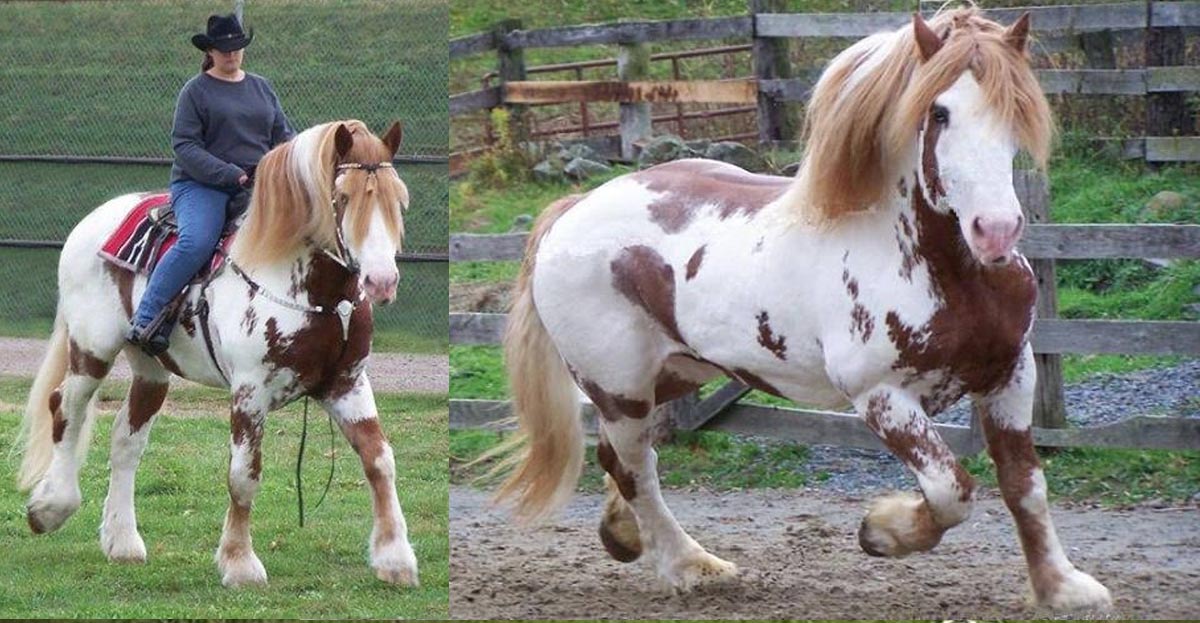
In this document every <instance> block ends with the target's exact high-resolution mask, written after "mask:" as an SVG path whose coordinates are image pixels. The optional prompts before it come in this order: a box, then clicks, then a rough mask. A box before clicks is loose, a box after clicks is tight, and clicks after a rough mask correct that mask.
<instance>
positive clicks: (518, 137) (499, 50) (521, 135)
mask: <svg viewBox="0 0 1200 623" xmlns="http://www.w3.org/2000/svg"><path fill="white" fill-rule="evenodd" d="M521 27H522V25H521V20H519V19H506V20H502V21H500V22H497V23H496V24H495V25H494V26H492V36H493V37H495V41H496V57H497V59H496V60H497V65H496V70H497V73H498V74H499V76H500V88H501V89H502V91H501V95H500V99H501V101H502V102H505V103H504V108H505V109H507V110H508V119H509V126H508V127H509V132H511V136H512V140H513V145H520V144H521V143H523V142H525V141H526V140H527V139H528V138H529V127H528V112H529V107H528V106H525V105H523V104H509V103H507V101H506V99H507V98H506V97H505V95H504V93H503V89H504V85H505V84H507V83H509V82H517V81H522V80H525V50H524V49H523V48H517V47H511V46H509V44H508V40H507V38H506V37H505V35H507V34H508V33H510V32H512V31H514V30H521Z"/></svg>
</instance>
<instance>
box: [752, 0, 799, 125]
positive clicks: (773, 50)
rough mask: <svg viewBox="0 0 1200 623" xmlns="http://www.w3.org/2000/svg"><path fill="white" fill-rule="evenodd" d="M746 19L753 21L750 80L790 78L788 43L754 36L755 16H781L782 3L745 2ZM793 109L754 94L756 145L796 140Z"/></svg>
mask: <svg viewBox="0 0 1200 623" xmlns="http://www.w3.org/2000/svg"><path fill="white" fill-rule="evenodd" d="M749 2H750V19H751V21H752V22H753V32H754V34H753V35H752V36H753V37H754V44H753V49H752V53H753V57H754V78H755V79H756V80H760V81H762V80H784V79H787V78H791V77H792V65H791V62H790V61H789V60H788V40H787V39H783V38H775V37H772V38H767V37H759V36H758V14H759V13H783V12H786V11H787V2H786V0H749ZM793 108H794V107H793V106H790V105H789V104H788V103H787V102H784V101H777V100H776V99H775V98H774V97H772V96H770V95H768V94H766V93H763V91H762V87H761V86H760V87H759V91H758V142H759V144H763V145H767V144H770V143H771V142H773V141H792V140H796V138H797V136H796V116H795V114H794V112H795V111H794V110H793Z"/></svg>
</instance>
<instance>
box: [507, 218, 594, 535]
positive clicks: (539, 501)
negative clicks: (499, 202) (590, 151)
mask: <svg viewBox="0 0 1200 623" xmlns="http://www.w3.org/2000/svg"><path fill="white" fill-rule="evenodd" d="M581 198H582V195H571V196H568V197H564V198H562V199H559V200H558V201H555V202H554V203H552V204H550V206H549V207H547V208H546V209H545V210H543V211H542V214H541V216H539V217H538V219H537V221H536V222H535V223H534V227H533V231H532V232H531V233H530V236H529V240H528V242H527V244H526V247H525V258H524V261H523V263H522V265H521V273H520V276H519V277H518V279H517V290H516V293H515V295H514V297H513V303H512V309H511V310H510V311H509V314H508V324H507V327H506V328H505V333H504V361H505V367H506V369H507V372H508V380H509V385H510V387H511V391H512V405H513V412H514V413H515V414H516V419H517V422H518V424H519V432H518V433H517V435H515V436H514V437H513V438H512V439H510V440H509V441H508V442H507V443H505V444H503V445H502V446H501V447H500V448H497V450H496V452H494V453H489V454H491V455H492V456H495V455H507V458H506V459H505V460H504V461H502V462H501V463H500V464H499V465H497V467H496V468H495V469H494V470H493V472H502V471H509V470H511V473H510V474H509V476H508V479H507V480H505V482H504V483H503V484H502V485H501V486H500V489H499V491H498V492H497V493H496V499H497V501H503V500H508V499H514V500H515V506H514V514H515V515H516V516H517V518H518V519H521V520H523V521H528V520H534V519H538V518H542V517H545V516H547V515H549V514H551V513H553V512H554V511H555V510H557V509H558V508H560V507H561V506H562V505H563V504H566V502H567V500H569V499H570V497H571V494H572V493H573V492H574V490H575V485H576V483H577V482H578V481H579V474H580V472H581V471H582V469H583V452H584V440H583V423H582V421H581V420H580V407H579V395H578V393H577V390H576V387H575V382H574V380H573V379H572V377H571V373H570V371H569V370H568V369H567V364H566V362H565V361H563V358H562V355H560V354H559V351H558V347H556V346H555V345H554V342H553V340H551V339H550V334H549V333H548V332H547V331H546V327H545V325H543V324H542V319H541V316H539V315H538V311H537V307H536V306H535V305H534V301H533V271H534V270H535V269H536V259H537V251H538V245H539V244H540V242H541V239H542V237H543V236H544V235H545V234H546V232H548V231H549V230H550V228H551V227H552V226H553V225H554V222H555V221H556V220H558V218H559V217H560V216H562V215H563V213H564V212H566V211H567V209H569V208H570V207H571V206H573V205H575V204H576V203H577V202H578V201H579V200H580V199H581Z"/></svg>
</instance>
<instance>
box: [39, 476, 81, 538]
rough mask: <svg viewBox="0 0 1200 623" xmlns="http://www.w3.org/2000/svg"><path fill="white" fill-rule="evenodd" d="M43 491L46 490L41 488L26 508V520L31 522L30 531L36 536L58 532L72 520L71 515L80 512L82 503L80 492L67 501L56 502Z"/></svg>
mask: <svg viewBox="0 0 1200 623" xmlns="http://www.w3.org/2000/svg"><path fill="white" fill-rule="evenodd" d="M43 491H44V489H43V488H42V487H41V486H39V487H38V490H36V491H35V493H34V495H33V496H32V497H30V499H29V504H28V505H27V506H26V507H25V520H26V521H28V522H29V529H30V530H32V531H33V533H34V534H46V533H48V532H54V531H55V530H58V529H59V528H61V527H62V525H63V524H64V523H66V522H67V520H68V519H70V518H71V515H74V514H75V511H77V510H79V505H80V503H81V499H80V496H79V493H78V492H76V494H75V495H74V496H73V497H68V499H66V500H54V499H52V498H49V496H48V495H46V494H44V493H43Z"/></svg>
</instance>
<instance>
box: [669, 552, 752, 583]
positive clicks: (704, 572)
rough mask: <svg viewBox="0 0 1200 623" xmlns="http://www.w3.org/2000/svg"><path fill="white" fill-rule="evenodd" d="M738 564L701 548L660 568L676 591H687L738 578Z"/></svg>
mask: <svg viewBox="0 0 1200 623" xmlns="http://www.w3.org/2000/svg"><path fill="white" fill-rule="evenodd" d="M737 574H738V568H737V565H735V564H733V563H731V562H729V561H726V560H721V559H720V558H717V557H716V556H713V555H712V554H710V553H708V552H706V551H704V550H699V551H697V552H695V553H693V554H690V555H688V556H686V557H684V558H682V559H680V560H677V561H675V562H674V563H672V564H671V565H670V566H669V567H668V568H666V569H665V570H661V569H660V575H661V576H662V579H663V580H664V581H665V582H666V583H667V584H668V585H669V586H670V587H671V588H672V589H673V590H675V591H677V592H680V593H686V592H689V591H691V590H693V589H696V588H699V587H701V586H707V585H714V584H723V583H726V582H731V581H733V580H735V579H736V578H737Z"/></svg>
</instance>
